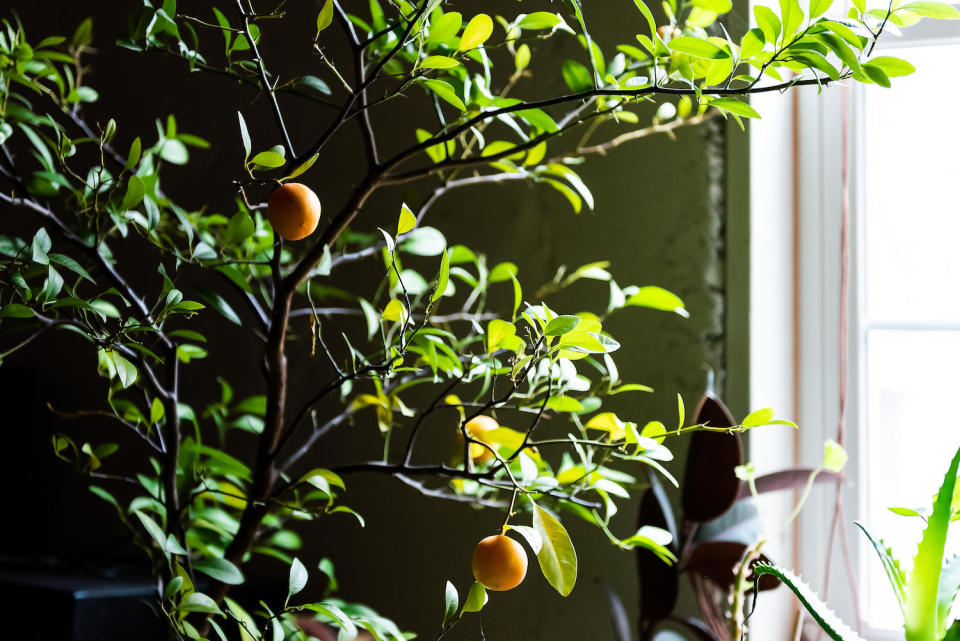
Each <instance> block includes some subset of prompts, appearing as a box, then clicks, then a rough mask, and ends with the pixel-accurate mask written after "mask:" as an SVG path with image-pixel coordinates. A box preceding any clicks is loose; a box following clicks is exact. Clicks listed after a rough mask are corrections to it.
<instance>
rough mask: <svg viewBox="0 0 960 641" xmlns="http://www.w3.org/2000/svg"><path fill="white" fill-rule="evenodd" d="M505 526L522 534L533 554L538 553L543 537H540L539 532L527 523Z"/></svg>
mask: <svg viewBox="0 0 960 641" xmlns="http://www.w3.org/2000/svg"><path fill="white" fill-rule="evenodd" d="M507 527H508V528H509V529H510V530H513V531H514V532H516V533H517V534H519V535H520V536H522V537H523V539H524V540H525V541H526V542H527V545H529V546H530V549H531V550H533V553H534V554H539V553H540V548H542V547H543V539H542V538H540V534H539V533H538V532H537V531H536V530H535V529H533V528H532V527H530V526H529V525H509V526H507Z"/></svg>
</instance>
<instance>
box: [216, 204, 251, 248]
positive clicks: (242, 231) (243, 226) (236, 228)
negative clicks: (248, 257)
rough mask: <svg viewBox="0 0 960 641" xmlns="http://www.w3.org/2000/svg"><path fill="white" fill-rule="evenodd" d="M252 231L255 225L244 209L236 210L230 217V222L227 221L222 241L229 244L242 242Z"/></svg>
mask: <svg viewBox="0 0 960 641" xmlns="http://www.w3.org/2000/svg"><path fill="white" fill-rule="evenodd" d="M254 231H256V225H254V222H253V219H252V218H250V215H249V214H247V212H245V211H238V212H237V213H235V214H234V215H233V216H231V217H230V222H228V223H227V232H226V234H225V235H224V241H225V242H226V243H227V244H230V245H233V244H236V243H242V242H243V241H244V240H246V239H247V238H250V237H251V236H253V232H254Z"/></svg>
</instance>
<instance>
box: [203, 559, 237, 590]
mask: <svg viewBox="0 0 960 641" xmlns="http://www.w3.org/2000/svg"><path fill="white" fill-rule="evenodd" d="M193 569H194V570H197V571H198V572H203V573H204V574H206V575H207V576H209V577H212V578H214V579H216V580H217V581H220V582H221V583H226V584H227V585H240V584H241V583H243V573H242V572H240V569H239V568H237V566H236V565H234V564H233V563H231V562H230V561H228V560H226V559H220V558H217V557H204V558H202V559H200V560H198V561H194V563H193Z"/></svg>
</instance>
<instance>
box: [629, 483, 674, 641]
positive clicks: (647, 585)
mask: <svg viewBox="0 0 960 641" xmlns="http://www.w3.org/2000/svg"><path fill="white" fill-rule="evenodd" d="M667 514H669V515H670V516H669V517H668V516H667ZM668 518H669V520H670V521H672V520H673V519H672V511H671V510H670V509H669V504H668V506H667V508H666V513H665V512H664V508H663V507H661V503H660V500H659V499H658V497H657V493H656V492H655V491H654V489H653V488H650V489H647V490H646V491H645V492H644V493H643V498H642V499H641V500H640V514H639V518H638V526H644V525H654V526H656V527H661V528H664V529H666V530H669V529H670V527H669V523H668ZM635 554H636V558H637V574H638V575H639V577H640V638H641V639H649V638H650V634H651V632H652V631H653V628H654V626H655V625H656V624H657V623H658V622H659V621H662V620H663V619H665V618H666V617H668V616H670V614H671V613H672V612H673V608H674V606H675V605H676V603H677V592H678V589H679V583H680V579H679V576H678V573H677V566H676V564H674V565H667V564H666V563H664V562H663V561H662V560H660V559H659V558H658V557H657V556H656V555H655V554H654V553H653V552H651V551H650V550H647V549H644V548H637V550H636V552H635Z"/></svg>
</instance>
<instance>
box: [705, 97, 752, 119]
mask: <svg viewBox="0 0 960 641" xmlns="http://www.w3.org/2000/svg"><path fill="white" fill-rule="evenodd" d="M710 105H711V106H713V107H717V108H718V109H722V110H723V111H729V112H730V113H732V114H736V115H738V116H742V117H744V118H759V117H760V114H758V113H757V111H756V109H754V108H753V107H751V106H750V105H748V104H747V103H745V102H743V101H742V100H737V99H736V98H715V99H714V100H711V101H710Z"/></svg>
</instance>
